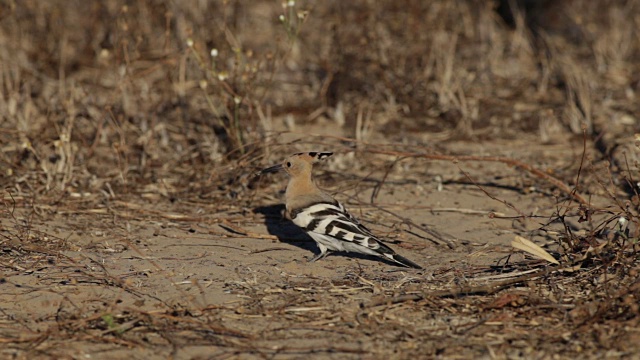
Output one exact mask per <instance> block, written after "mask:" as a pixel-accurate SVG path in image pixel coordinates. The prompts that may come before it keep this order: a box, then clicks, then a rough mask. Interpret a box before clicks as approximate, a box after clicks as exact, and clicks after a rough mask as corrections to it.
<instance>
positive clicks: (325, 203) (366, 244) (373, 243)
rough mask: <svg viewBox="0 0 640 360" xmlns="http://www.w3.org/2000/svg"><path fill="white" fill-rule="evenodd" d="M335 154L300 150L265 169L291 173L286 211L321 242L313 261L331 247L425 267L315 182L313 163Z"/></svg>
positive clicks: (286, 196)
mask: <svg viewBox="0 0 640 360" xmlns="http://www.w3.org/2000/svg"><path fill="white" fill-rule="evenodd" d="M331 155H332V153H324V152H308V153H297V154H294V155H292V156H290V157H288V158H287V159H286V160H285V161H284V162H283V163H282V164H279V165H276V166H272V167H270V168H268V169H265V170H262V172H261V173H267V172H275V171H279V170H285V171H286V172H287V173H288V174H289V176H290V179H289V183H288V185H287V190H286V192H285V205H286V215H287V218H289V219H290V220H291V221H293V223H294V224H296V225H298V226H299V227H300V228H302V229H303V230H304V231H306V232H307V234H308V235H309V236H311V238H312V239H313V240H315V242H316V243H317V244H318V247H319V248H320V254H318V255H317V256H316V257H314V258H313V259H311V261H316V260H319V259H322V258H323V257H325V256H326V255H327V254H328V251H329V250H330V251H346V252H355V253H360V254H366V255H372V256H377V257H381V258H383V259H386V260H389V261H392V262H394V263H396V264H400V265H402V266H405V267H412V268H416V269H421V267H420V266H419V265H418V264H416V263H414V262H413V261H411V260H409V259H406V258H404V257H402V256H400V255H398V254H396V253H395V252H394V251H393V250H392V249H391V248H389V247H388V246H386V245H385V244H383V243H382V242H381V241H380V240H379V239H378V238H377V237H376V236H375V235H373V234H372V233H371V231H369V229H367V228H366V227H365V226H364V225H362V224H360V222H358V220H357V219H356V218H355V217H354V216H353V215H351V214H350V213H349V212H348V211H347V209H346V208H345V207H344V206H343V205H342V204H341V203H339V202H338V201H337V200H335V199H334V198H333V197H332V196H331V195H329V194H327V193H325V192H324V191H322V190H321V189H320V188H319V187H318V186H317V185H316V184H315V183H314V182H313V180H312V176H311V170H312V169H313V164H314V163H316V162H318V161H320V160H323V159H325V158H327V157H329V156H331Z"/></svg>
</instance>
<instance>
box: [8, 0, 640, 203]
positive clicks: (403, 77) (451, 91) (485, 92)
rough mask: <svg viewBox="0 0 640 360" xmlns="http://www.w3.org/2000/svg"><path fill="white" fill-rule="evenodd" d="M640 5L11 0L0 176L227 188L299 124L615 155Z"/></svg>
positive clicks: (85, 184) (71, 184)
mask: <svg viewBox="0 0 640 360" xmlns="http://www.w3.org/2000/svg"><path fill="white" fill-rule="evenodd" d="M639 5H640V2H639V1H633V0H632V1H614V0H609V1H607V0H603V1H589V0H565V1H526V0H525V1H523V0H520V1H518V0H512V1H498V0H496V1H478V0H466V1H449V0H440V1H438V0H431V1H401V2H398V1H391V0H388V1H387V0H383V1H376V2H372V1H364V0H356V1H321V2H312V1H288V2H280V1H251V2H248V1H246V2H245V1H229V0H224V1H204V0H198V1H196V0H193V1H168V0H165V1H163V0H139V1H124V0H105V1H83V0H51V1H38V0H24V1H12V0H2V1H0V44H1V46H0V89H1V90H0V143H1V148H2V152H1V155H0V164H2V169H3V170H2V172H1V173H0V181H1V182H2V185H3V187H4V188H5V189H7V188H11V189H13V190H15V191H17V192H25V193H28V192H41V193H47V194H48V193H51V192H53V193H56V192H64V191H79V192H82V191H91V190H95V189H104V182H105V181H108V182H109V183H110V185H111V186H115V187H119V188H120V189H129V188H131V187H132V186H138V185H142V186H144V185H145V184H149V183H154V182H157V181H159V179H160V178H171V179H172V180H171V181H172V182H173V185H176V186H183V187H184V186H189V184H192V183H193V182H194V181H195V182H199V181H206V180H207V179H210V177H211V173H215V176H221V177H223V178H224V179H227V180H228V181H230V180H233V179H236V178H237V177H238V174H237V173H235V172H234V171H236V170H237V169H238V168H242V167H245V166H248V164H249V163H251V162H252V161H254V160H255V159H260V157H261V156H263V155H264V151H265V146H266V145H268V144H273V143H274V142H277V141H278V140H277V135H278V134H280V133H281V132H283V131H293V132H296V131H301V129H302V131H303V132H304V131H307V130H305V129H306V128H305V127H306V126H315V127H314V129H315V130H317V132H320V133H323V132H326V133H327V134H331V135H340V136H345V137H348V138H355V139H356V140H365V137H366V136H368V138H369V139H373V140H376V139H378V140H379V139H385V141H390V142H398V143H404V144H416V145H421V144H425V143H427V142H428V140H429V139H430V141H429V143H431V144H432V143H433V142H434V141H433V139H434V137H433V135H434V134H437V135H438V136H437V140H438V141H447V140H451V139H454V140H474V141H475V140H491V141H495V140H500V139H517V138H523V139H527V141H536V142H542V143H554V142H564V141H567V140H571V139H578V143H581V142H582V132H583V131H586V133H587V135H588V137H589V139H590V140H593V142H594V144H596V145H597V146H598V148H599V149H600V150H601V153H602V156H603V157H607V158H611V157H612V156H614V155H615V154H613V152H614V151H615V149H617V148H618V147H620V146H622V145H623V140H624V143H627V142H628V137H629V135H630V134H632V133H633V132H637V131H638V127H639V125H638V121H637V118H636V117H637V114H638V102H637V101H636V100H637V91H638V85H639V80H640V79H639V74H640V71H638V70H639V69H638V66H639V64H640V62H639V61H638V59H639V58H640V53H639V51H640V41H639V37H638V29H639V28H640V26H639V25H640V24H639V22H640V12H639V11H638V9H639ZM365 130H366V131H365ZM367 134H368V135H367ZM621 134H624V135H626V137H624V139H623V137H622V136H621ZM301 137H302V136H301ZM614 160H615V159H614ZM613 163H614V165H615V161H614V162H613ZM631 163H632V166H633V161H632V162H631Z"/></svg>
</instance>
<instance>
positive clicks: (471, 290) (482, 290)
mask: <svg viewBox="0 0 640 360" xmlns="http://www.w3.org/2000/svg"><path fill="white" fill-rule="evenodd" d="M556 270H558V269H557V267H553V268H547V269H544V270H542V271H538V272H535V273H533V274H526V275H522V276H518V277H517V278H515V279H509V280H505V281H502V282H499V283H495V284H489V285H481V286H466V287H463V288H460V289H448V290H439V291H433V292H430V293H421V294H408V295H400V296H395V297H392V298H385V299H377V300H374V301H372V302H370V303H369V304H365V303H361V304H360V308H362V309H366V308H372V307H376V306H380V305H393V304H398V303H403V302H408V301H419V300H423V299H427V298H438V297H458V296H465V295H491V294H495V293H497V292H498V291H501V290H503V289H506V288H508V287H510V286H512V285H515V284H519V283H521V282H524V281H527V280H531V279H533V278H537V277H540V276H544V275H547V274H550V273H551V272H553V271H556Z"/></svg>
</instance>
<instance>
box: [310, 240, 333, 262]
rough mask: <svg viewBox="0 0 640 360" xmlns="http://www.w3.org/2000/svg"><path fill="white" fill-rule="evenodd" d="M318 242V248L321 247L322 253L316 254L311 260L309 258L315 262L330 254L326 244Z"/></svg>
mask: <svg viewBox="0 0 640 360" xmlns="http://www.w3.org/2000/svg"><path fill="white" fill-rule="evenodd" d="M317 244H318V248H320V254H318V255H316V256H314V257H313V258H312V259H311V260H309V262H315V261H318V260H320V259H324V257H325V256H327V255H329V252H328V251H327V247H326V246H324V245H323V244H321V243H317Z"/></svg>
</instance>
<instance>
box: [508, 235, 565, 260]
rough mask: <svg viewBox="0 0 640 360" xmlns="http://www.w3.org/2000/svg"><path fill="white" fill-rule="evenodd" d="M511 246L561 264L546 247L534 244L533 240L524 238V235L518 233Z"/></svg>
mask: <svg viewBox="0 0 640 360" xmlns="http://www.w3.org/2000/svg"><path fill="white" fill-rule="evenodd" d="M511 246H513V247H514V248H516V249H519V250H522V251H525V252H528V253H529V254H531V255H534V256H537V257H539V258H540V259H544V260H547V261H548V262H550V263H554V264H556V265H560V263H559V262H558V260H556V259H555V258H554V257H553V256H551V254H549V253H548V252H547V251H546V250H545V249H543V248H541V247H540V246H538V245H536V244H534V243H533V242H532V241H531V240H528V239H525V238H523V237H522V236H518V235H516V237H515V239H513V241H511Z"/></svg>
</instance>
